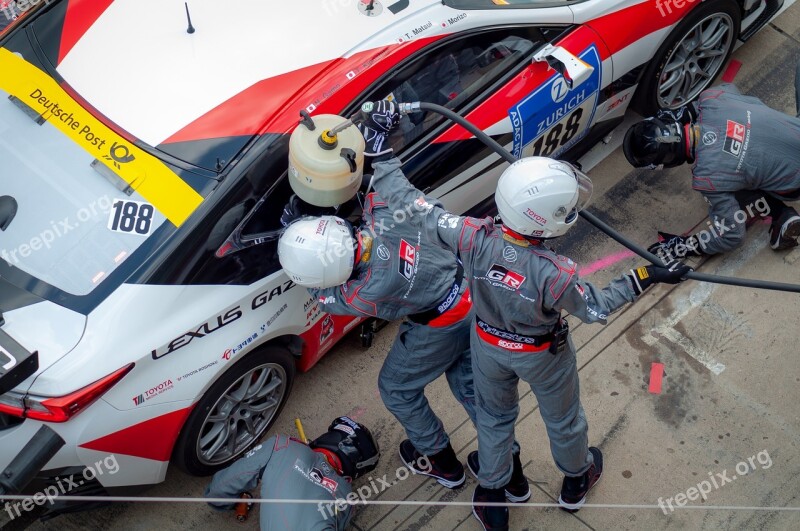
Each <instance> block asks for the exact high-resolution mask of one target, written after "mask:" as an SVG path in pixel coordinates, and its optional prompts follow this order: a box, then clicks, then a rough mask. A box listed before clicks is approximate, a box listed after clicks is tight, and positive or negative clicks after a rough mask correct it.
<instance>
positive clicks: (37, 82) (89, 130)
mask: <svg viewBox="0 0 800 531" xmlns="http://www.w3.org/2000/svg"><path fill="white" fill-rule="evenodd" d="M0 72H2V73H3V74H2V75H1V76H0V89H2V90H4V91H5V92H8V93H9V94H10V95H12V96H15V97H16V98H17V99H19V100H20V101H21V102H22V103H24V104H25V105H27V106H28V107H30V108H31V109H33V110H34V111H35V112H36V113H39V114H40V115H41V117H42V119H44V120H46V121H47V122H48V123H50V124H51V125H53V126H54V127H56V128H57V129H58V130H59V131H61V132H62V133H63V134H64V135H66V136H67V137H68V138H70V139H71V140H72V141H73V142H75V143H76V144H78V145H79V146H80V147H81V148H82V149H83V150H85V151H86V152H87V153H89V154H90V155H92V156H93V157H95V158H96V159H97V160H98V161H100V162H101V163H102V164H104V165H105V166H107V167H108V168H109V169H110V170H111V171H113V172H114V173H115V174H116V175H118V176H119V177H120V178H121V179H123V180H124V181H125V182H127V183H128V184H129V185H130V186H131V187H132V188H133V189H134V190H136V191H137V192H139V193H140V194H141V195H142V196H143V197H144V198H145V199H147V201H149V202H150V203H152V204H153V205H154V206H155V207H156V208H157V209H158V210H159V211H160V212H161V213H162V214H164V216H165V217H166V218H167V219H168V220H170V221H171V222H172V223H173V224H174V225H175V226H176V227H178V226H180V225H181V224H182V223H183V222H184V221H186V218H188V217H189V216H190V215H191V214H192V212H194V211H195V209H196V208H197V207H198V205H200V203H201V202H202V200H203V198H202V196H201V195H200V194H198V193H197V192H196V191H195V190H194V189H193V188H192V187H191V186H189V185H188V184H187V183H186V182H185V181H183V179H181V178H180V177H179V176H178V175H177V174H175V173H174V172H173V171H172V170H170V169H169V168H168V167H167V166H166V165H165V164H164V163H163V162H161V161H160V160H158V159H157V158H156V157H154V156H152V155H150V154H149V153H147V152H145V151H144V150H142V149H140V148H138V147H136V146H135V145H134V144H133V143H131V142H129V141H127V140H125V139H124V138H122V137H121V136H120V135H119V134H117V133H115V132H114V131H113V130H112V129H110V128H109V127H108V126H106V125H105V124H104V123H102V122H101V121H100V120H98V119H97V118H95V117H94V116H93V115H92V114H91V113H89V112H88V111H87V110H86V109H84V108H83V107H81V106H80V105H79V104H78V103H77V102H76V101H75V100H74V99H72V97H71V96H70V95H69V94H67V92H66V91H65V90H64V89H63V88H62V87H61V86H60V85H59V84H58V83H56V81H55V80H54V79H53V78H52V77H50V76H49V75H47V74H46V73H45V72H42V71H41V70H39V69H38V68H37V67H36V66H34V65H32V64H31V63H29V62H27V61H25V60H24V59H23V58H22V57H20V56H19V55H17V54H14V53H12V52H10V51H8V50H6V49H5V48H0Z"/></svg>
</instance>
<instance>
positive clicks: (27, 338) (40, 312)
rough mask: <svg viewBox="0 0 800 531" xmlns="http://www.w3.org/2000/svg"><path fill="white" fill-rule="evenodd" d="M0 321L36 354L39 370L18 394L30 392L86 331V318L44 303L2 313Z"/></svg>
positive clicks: (25, 382) (0, 284) (0, 290)
mask: <svg viewBox="0 0 800 531" xmlns="http://www.w3.org/2000/svg"><path fill="white" fill-rule="evenodd" d="M3 291H4V290H3V288H2V283H1V282H0V293H2V292H3ZM3 319H5V324H3V332H5V333H6V334H8V335H9V336H10V337H11V338H12V339H14V340H15V341H16V342H17V343H19V344H20V345H22V346H23V347H25V349H27V350H28V351H30V352H35V351H38V352H39V369H38V370H37V371H36V372H35V373H34V374H33V375H32V376H30V377H29V378H27V379H26V380H24V381H23V382H22V383H21V384H19V385H18V386H17V387H16V390H17V391H19V392H24V391H27V390H28V389H30V387H31V385H32V384H33V382H34V380H35V379H36V377H37V376H38V375H39V374H41V373H42V372H44V371H46V370H47V369H48V368H49V367H50V366H52V365H53V364H54V363H56V362H57V361H58V360H59V359H61V358H62V357H64V356H65V355H66V354H67V353H69V352H70V351H71V350H72V349H73V348H75V346H76V345H77V344H78V342H79V341H80V340H81V338H82V337H83V332H84V330H85V328H86V316H85V315H81V314H79V313H77V312H73V311H72V310H68V309H66V308H64V307H62V306H58V305H57V304H54V303H52V302H50V301H45V300H39V301H38V302H33V303H32V304H27V305H24V306H19V307H16V308H15V309H13V310H10V311H4V312H3Z"/></svg>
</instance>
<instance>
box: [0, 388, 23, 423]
mask: <svg viewBox="0 0 800 531" xmlns="http://www.w3.org/2000/svg"><path fill="white" fill-rule="evenodd" d="M24 399H25V396H24V395H21V394H19V393H15V392H13V391H11V392H9V393H6V394H4V395H0V413H7V414H9V415H12V416H14V417H22V416H24V415H23V414H24V413H25V402H24Z"/></svg>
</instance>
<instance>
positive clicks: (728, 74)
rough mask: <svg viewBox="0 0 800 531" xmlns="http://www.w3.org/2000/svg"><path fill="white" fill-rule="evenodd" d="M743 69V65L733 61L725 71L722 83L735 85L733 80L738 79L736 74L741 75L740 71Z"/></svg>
mask: <svg viewBox="0 0 800 531" xmlns="http://www.w3.org/2000/svg"><path fill="white" fill-rule="evenodd" d="M741 67H742V63H740V62H739V61H737V60H736V59H733V60H732V61H731V63H730V64H729V65H728V68H727V69H726V70H725V73H724V74H722V81H724V82H725V83H733V80H734V79H736V74H738V73H739V69H740V68H741Z"/></svg>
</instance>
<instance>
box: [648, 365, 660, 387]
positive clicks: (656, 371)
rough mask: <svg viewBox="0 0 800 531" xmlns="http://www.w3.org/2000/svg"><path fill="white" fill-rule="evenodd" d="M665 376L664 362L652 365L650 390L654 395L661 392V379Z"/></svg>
mask: <svg viewBox="0 0 800 531" xmlns="http://www.w3.org/2000/svg"><path fill="white" fill-rule="evenodd" d="M663 378H664V364H663V363H653V364H652V365H651V366H650V387H649V388H648V391H650V392H651V393H652V394H654V395H659V394H661V381H662V380H663Z"/></svg>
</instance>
